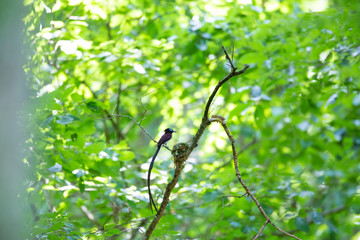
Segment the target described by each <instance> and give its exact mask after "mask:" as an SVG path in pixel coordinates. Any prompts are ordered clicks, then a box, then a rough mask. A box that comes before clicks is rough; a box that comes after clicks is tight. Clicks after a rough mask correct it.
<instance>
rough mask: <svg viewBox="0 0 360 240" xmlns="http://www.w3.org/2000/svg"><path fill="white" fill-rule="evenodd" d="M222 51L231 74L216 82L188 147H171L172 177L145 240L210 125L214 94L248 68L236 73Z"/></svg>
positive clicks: (178, 145) (160, 215)
mask: <svg viewBox="0 0 360 240" xmlns="http://www.w3.org/2000/svg"><path fill="white" fill-rule="evenodd" d="M223 50H224V52H225V55H226V56H227V57H226V58H227V59H228V61H229V62H231V64H230V65H231V72H230V73H229V74H228V75H227V76H226V77H225V78H223V79H222V80H220V81H219V82H218V84H217V85H216V86H215V88H214V90H213V92H212V93H211V95H210V97H209V99H208V101H207V103H206V106H205V109H204V115H203V117H202V121H201V124H200V126H199V129H198V131H197V133H196V134H195V136H194V138H193V140H192V142H191V144H190V146H188V145H187V144H183V143H180V144H176V145H175V146H174V147H173V150H172V153H173V156H174V162H175V173H174V177H173V179H172V180H171V182H170V183H169V184H168V185H167V187H166V190H165V194H164V197H163V201H162V203H161V206H160V208H159V211H158V212H157V214H156V216H155V217H154V219H153V221H152V222H151V224H150V226H149V227H148V229H147V231H146V233H145V239H149V238H150V236H151V234H152V232H153V231H154V229H155V227H156V225H157V224H158V222H159V220H160V218H161V217H162V216H163V214H164V211H165V208H166V206H167V204H168V203H169V198H170V194H171V191H172V190H173V189H174V187H175V185H176V183H177V182H178V179H179V177H180V174H181V171H182V169H183V167H184V164H185V162H186V160H187V159H188V158H189V156H190V154H191V153H192V151H193V150H194V149H195V147H196V146H197V144H198V142H199V140H200V138H201V136H202V134H203V133H204V131H205V129H206V127H207V126H209V125H210V124H211V122H210V120H209V118H208V115H209V108H210V105H211V103H212V101H213V99H214V97H215V95H216V93H217V92H218V90H219V89H220V87H221V86H222V85H223V84H224V83H225V82H227V81H228V80H229V79H230V78H232V77H234V76H237V75H240V74H242V73H244V72H245V71H246V69H247V68H248V67H249V65H247V64H244V67H243V69H241V70H240V71H236V69H237V68H235V67H234V65H233V63H232V61H231V59H230V58H229V57H228V54H227V52H226V49H225V48H224V47H223Z"/></svg>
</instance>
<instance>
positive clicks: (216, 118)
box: [210, 115, 300, 240]
mask: <svg viewBox="0 0 360 240" xmlns="http://www.w3.org/2000/svg"><path fill="white" fill-rule="evenodd" d="M210 121H211V122H218V123H220V124H221V126H222V127H223V128H224V130H225V132H226V135H227V136H228V138H229V140H230V142H231V148H232V152H233V157H234V165H235V171H236V176H237V178H238V180H239V182H240V183H241V185H242V186H243V188H244V189H245V191H246V192H247V194H248V195H249V196H250V197H251V198H252V200H253V201H254V202H255V204H256V206H257V207H258V208H259V210H260V212H261V214H262V215H263V216H264V217H265V219H266V221H267V222H269V223H271V225H273V226H274V227H275V228H276V229H277V230H278V231H280V232H282V233H283V234H285V235H286V236H289V237H292V238H295V239H298V240H300V238H298V237H296V236H294V235H292V234H290V233H288V232H286V231H284V230H282V229H281V228H279V227H278V226H276V225H275V224H274V223H273V222H272V221H271V220H270V218H269V217H268V215H267V214H266V212H265V211H264V209H263V208H262V206H261V205H260V203H259V201H258V200H257V199H256V198H255V196H254V194H252V193H251V191H250V190H249V188H248V187H247V185H246V184H245V182H244V180H243V179H242V178H241V176H240V171H239V166H238V160H237V154H236V148H235V140H234V138H233V136H232V135H231V133H230V130H229V128H228V127H227V126H226V121H225V118H223V117H221V116H218V115H213V116H212V118H211V120H210ZM261 231H262V230H261Z"/></svg>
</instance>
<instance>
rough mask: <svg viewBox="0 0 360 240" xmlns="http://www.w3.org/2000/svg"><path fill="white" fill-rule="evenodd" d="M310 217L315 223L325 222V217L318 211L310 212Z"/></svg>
mask: <svg viewBox="0 0 360 240" xmlns="http://www.w3.org/2000/svg"><path fill="white" fill-rule="evenodd" d="M309 217H310V219H311V220H312V221H313V222H314V223H315V224H321V223H323V222H324V218H323V217H322V216H321V214H320V213H318V212H316V211H313V212H311V213H309Z"/></svg>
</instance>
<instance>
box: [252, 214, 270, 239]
mask: <svg viewBox="0 0 360 240" xmlns="http://www.w3.org/2000/svg"><path fill="white" fill-rule="evenodd" d="M268 223H269V220H268V219H266V221H265V223H264V224H263V225H262V227H261V228H260V230H259V232H258V233H257V234H256V235H255V237H254V238H253V240H255V239H257V238H258V237H259V236H260V234H261V232H262V231H263V230H264V228H265V227H266V225H267V224H268Z"/></svg>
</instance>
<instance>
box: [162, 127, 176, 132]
mask: <svg viewBox="0 0 360 240" xmlns="http://www.w3.org/2000/svg"><path fill="white" fill-rule="evenodd" d="M164 132H165V133H173V132H176V131H174V130H172V129H171V128H167V129H165V130H164Z"/></svg>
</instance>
